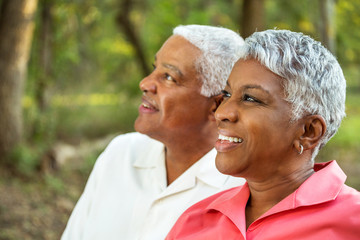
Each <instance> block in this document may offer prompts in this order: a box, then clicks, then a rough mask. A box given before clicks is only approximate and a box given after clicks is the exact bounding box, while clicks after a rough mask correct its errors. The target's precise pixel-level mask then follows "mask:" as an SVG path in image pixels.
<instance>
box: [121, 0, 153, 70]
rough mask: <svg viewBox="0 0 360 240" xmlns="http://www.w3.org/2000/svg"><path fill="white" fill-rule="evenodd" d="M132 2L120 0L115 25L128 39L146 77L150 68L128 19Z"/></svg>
mask: <svg viewBox="0 0 360 240" xmlns="http://www.w3.org/2000/svg"><path fill="white" fill-rule="evenodd" d="M132 4H133V2H132V0H122V1H120V10H119V13H118V16H117V19H116V21H117V24H118V26H119V27H120V28H121V29H122V31H123V32H124V34H125V36H126V37H127V38H128V40H129V41H130V43H131V44H132V46H133V47H134V49H135V54H136V58H137V59H138V61H139V63H140V66H141V69H142V72H143V75H144V76H147V75H149V74H150V68H149V66H148V64H147V59H146V56H145V52H144V50H143V48H142V45H141V43H140V39H139V37H138V35H137V34H136V32H135V27H134V26H133V25H132V24H131V22H130V19H129V13H130V11H131V8H132Z"/></svg>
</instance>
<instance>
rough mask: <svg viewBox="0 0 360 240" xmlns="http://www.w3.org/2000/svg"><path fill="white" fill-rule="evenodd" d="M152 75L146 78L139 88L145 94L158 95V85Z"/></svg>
mask: <svg viewBox="0 0 360 240" xmlns="http://www.w3.org/2000/svg"><path fill="white" fill-rule="evenodd" d="M151 75H152V74H150V75H149V76H147V77H145V78H144V79H143V80H141V82H140V83H139V87H140V89H141V91H143V92H151V93H153V94H155V93H156V83H155V80H154V79H153V78H152V76H151Z"/></svg>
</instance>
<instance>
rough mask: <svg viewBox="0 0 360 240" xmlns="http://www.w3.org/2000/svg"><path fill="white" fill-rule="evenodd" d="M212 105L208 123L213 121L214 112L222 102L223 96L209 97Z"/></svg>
mask: <svg viewBox="0 0 360 240" xmlns="http://www.w3.org/2000/svg"><path fill="white" fill-rule="evenodd" d="M211 100H212V104H211V107H210V115H209V116H210V121H215V111H216V109H217V108H218V107H219V106H220V104H221V102H222V101H223V95H222V94H219V95H215V96H213V97H211Z"/></svg>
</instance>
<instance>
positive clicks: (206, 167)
mask: <svg viewBox="0 0 360 240" xmlns="http://www.w3.org/2000/svg"><path fill="white" fill-rule="evenodd" d="M215 158H216V150H215V149H214V148H213V149H212V150H211V151H210V152H208V153H207V154H205V155H204V156H203V157H202V158H201V159H200V160H199V161H198V162H196V163H195V164H194V167H196V168H197V171H196V177H197V178H198V179H199V180H200V181H203V182H204V183H206V184H208V185H210V186H213V187H216V188H221V187H222V186H223V185H224V184H225V182H226V180H227V179H228V178H229V176H228V175H224V174H222V173H220V172H219V170H217V168H216V165H215ZM195 165H196V166H195Z"/></svg>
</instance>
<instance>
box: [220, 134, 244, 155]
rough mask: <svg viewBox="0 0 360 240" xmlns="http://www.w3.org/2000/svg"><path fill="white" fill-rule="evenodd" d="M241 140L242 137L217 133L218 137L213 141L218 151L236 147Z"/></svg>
mask: <svg viewBox="0 0 360 240" xmlns="http://www.w3.org/2000/svg"><path fill="white" fill-rule="evenodd" d="M242 142H243V139H242V138H239V137H231V136H226V135H222V134H219V138H218V140H217V141H216V143H215V149H216V150H217V151H218V152H229V151H232V150H233V149H235V148H237V147H238V146H239V145H240V144H241V143H242Z"/></svg>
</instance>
